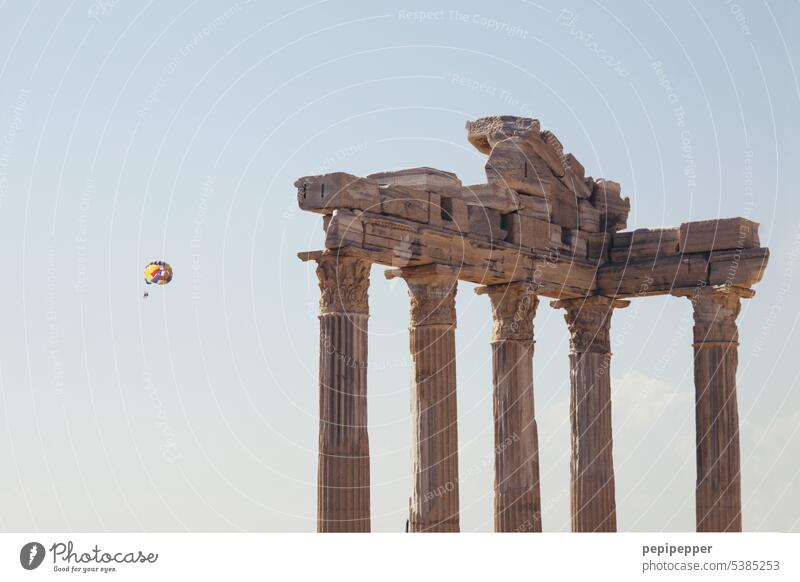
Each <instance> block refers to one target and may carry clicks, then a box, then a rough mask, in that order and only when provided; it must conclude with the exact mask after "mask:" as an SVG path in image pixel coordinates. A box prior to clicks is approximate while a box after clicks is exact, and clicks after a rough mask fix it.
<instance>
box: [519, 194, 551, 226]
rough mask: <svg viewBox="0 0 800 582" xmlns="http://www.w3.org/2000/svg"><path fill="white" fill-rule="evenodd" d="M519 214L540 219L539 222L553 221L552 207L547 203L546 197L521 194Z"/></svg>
mask: <svg viewBox="0 0 800 582" xmlns="http://www.w3.org/2000/svg"><path fill="white" fill-rule="evenodd" d="M518 197H519V205H520V209H519V211H518V212H519V213H520V214H523V215H525V216H530V217H531V218H538V219H539V220H548V221H549V220H552V216H551V213H550V205H549V204H548V203H547V198H546V197H544V196H531V195H528V194H519V195H518Z"/></svg>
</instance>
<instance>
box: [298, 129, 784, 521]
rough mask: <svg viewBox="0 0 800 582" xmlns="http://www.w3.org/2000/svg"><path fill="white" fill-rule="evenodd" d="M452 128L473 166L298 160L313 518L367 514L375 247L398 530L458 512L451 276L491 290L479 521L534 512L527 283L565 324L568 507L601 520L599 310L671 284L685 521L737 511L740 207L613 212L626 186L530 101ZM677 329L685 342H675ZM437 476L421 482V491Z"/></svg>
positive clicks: (605, 435)
mask: <svg viewBox="0 0 800 582" xmlns="http://www.w3.org/2000/svg"><path fill="white" fill-rule="evenodd" d="M467 137H468V139H469V141H470V143H472V145H474V146H475V147H476V148H477V149H478V150H480V151H481V152H482V153H484V154H486V155H487V156H488V159H487V161H486V183H483V184H473V185H468V186H465V185H463V184H462V183H461V181H460V180H459V179H458V177H457V176H456V175H454V174H452V173H449V172H444V171H441V170H435V169H433V168H425V167H423V168H412V169H407V170H399V171H393V172H380V173H377V174H372V175H370V176H367V177H364V178H362V177H357V176H352V175H349V174H344V173H339V172H337V173H332V174H325V175H322V176H307V177H304V178H300V179H299V180H297V182H296V184H295V185H296V186H297V189H298V194H297V200H298V203H299V204H300V208H302V209H303V210H308V211H312V212H318V213H321V214H323V215H324V222H323V225H324V229H325V248H324V249H323V250H318V251H312V252H303V253H300V254H299V256H300V258H301V259H302V260H305V261H315V262H316V264H317V275H318V277H319V286H320V290H321V292H322V298H321V300H320V316H319V320H320V360H319V390H320V409H319V410H320V425H319V426H320V433H319V467H318V493H317V495H318V498H317V529H318V531H323V532H334V531H342V532H345V531H349V532H363V531H369V530H370V461H369V438H368V423H367V367H366V363H367V343H368V342H367V337H368V336H367V320H368V318H369V305H368V293H367V291H368V287H369V273H370V267H371V265H372V264H373V263H378V264H381V265H387V266H389V267H392V269H390V270H387V271H386V273H385V275H386V277H388V278H394V277H400V278H402V279H403V280H405V282H406V284H407V285H408V293H409V296H410V299H411V313H410V328H409V335H410V349H411V361H412V377H411V414H412V422H413V427H414V428H413V436H412V439H413V443H412V457H413V458H412V463H411V470H412V471H413V483H414V486H413V491H412V493H411V499H410V507H409V529H410V531H412V532H457V531H459V495H458V493H459V492H458V422H457V413H456V394H457V389H456V388H457V387H456V348H455V327H456V309H455V301H456V292H457V289H458V282H459V281H470V282H472V283H478V284H480V287H478V288H477V290H476V291H477V292H478V293H479V294H483V295H486V296H488V299H489V303H490V306H491V312H492V317H493V318H494V328H493V333H492V340H491V350H492V373H493V386H492V390H493V407H494V438H495V477H494V529H495V531H499V532H537V531H541V530H542V522H541V511H540V509H541V498H540V493H539V452H538V435H537V428H536V417H535V414H534V394H533V346H534V341H533V328H534V326H533V320H534V315H535V314H536V309H537V307H538V305H539V297H540V296H541V297H547V298H551V299H555V301H554V302H552V303H551V304H550V305H551V307H554V308H556V309H563V310H564V318H565V320H566V323H567V326H568V328H569V333H570V352H569V363H570V423H571V442H572V448H571V467H570V473H571V481H570V483H571V485H570V488H571V491H570V493H571V496H570V508H571V522H572V531H576V532H595V531H597V532H613V531H616V528H617V521H616V507H615V496H614V462H613V450H612V442H613V438H612V426H611V381H610V378H611V376H610V363H611V350H610V324H611V318H612V315H613V313H614V310H615V309H621V308H624V307H626V306H627V305H628V303H629V299H630V298H643V297H646V296H650V295H664V294H670V295H674V296H676V297H684V298H688V299H689V300H690V302H687V303H686V305H687V307H689V306H691V309H693V311H694V343H693V344H692V347H693V349H694V381H695V403H696V452H697V484H696V492H695V496H696V514H697V530H698V531H740V530H741V523H742V522H741V486H740V455H739V420H738V410H737V403H736V368H737V361H738V332H737V325H736V318H737V315H738V314H739V309H740V302H741V299H743V298H750V297H752V296H753V294H754V292H753V290H752V286H753V285H754V284H755V283H757V282H758V281H759V280H760V279H761V277H762V274H763V272H764V269H765V267H766V264H767V259H768V256H769V251H768V249H766V248H762V247H761V246H760V245H759V239H758V225H757V224H756V223H753V222H751V221H749V220H746V219H744V218H726V219H715V220H705V221H700V222H686V223H683V224H681V225H680V226H679V227H671V228H656V229H637V230H634V231H625V228H626V226H627V218H628V213H629V211H630V201H629V199H628V198H624V197H622V195H621V192H620V185H619V184H618V183H616V182H613V181H611V180H604V179H593V178H591V177H588V176H586V175H585V173H584V168H583V166H582V165H581V164H580V162H578V160H576V159H575V157H574V156H573V155H572V154H570V153H565V152H564V148H563V146H562V145H561V143H560V142H559V140H558V138H556V136H555V135H553V133H551V132H550V131H542V130H541V128H540V126H539V121H537V120H535V119H526V118H518V117H486V118H482V119H478V120H477V121H474V122H469V123H467ZM687 349H688V346H687ZM431 493H435V494H431Z"/></svg>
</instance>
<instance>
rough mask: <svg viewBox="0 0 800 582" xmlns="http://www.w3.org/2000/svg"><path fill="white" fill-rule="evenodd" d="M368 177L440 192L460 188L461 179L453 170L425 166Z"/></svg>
mask: <svg viewBox="0 0 800 582" xmlns="http://www.w3.org/2000/svg"><path fill="white" fill-rule="evenodd" d="M367 178H369V179H371V180H375V181H376V182H378V183H379V184H382V185H394V186H405V187H407V188H414V189H417V190H427V191H428V192H440V191H442V190H446V189H449V188H460V187H461V180H459V179H458V176H456V175H455V174H453V173H452V172H445V171H444V170H437V169H436V168H428V167H427V166H423V167H420V168H407V169H404V170H395V171H392V172H377V173H375V174H370V175H369V176H367Z"/></svg>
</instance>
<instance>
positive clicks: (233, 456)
mask: <svg viewBox="0 0 800 582" xmlns="http://www.w3.org/2000/svg"><path fill="white" fill-rule="evenodd" d="M423 6H424V8H423ZM421 10H427V11H429V12H431V13H430V14H424V15H423V14H420V13H419V12H420V11H421ZM799 18H800V4H798V3H797V2H790V1H788V0H784V1H779V2H772V3H770V4H767V3H765V2H755V1H754V2H745V1H741V2H738V3H737V2H726V1H725V0H715V1H711V2H653V1H649V2H643V3H629V2H625V3H623V2H602V3H601V2H575V1H567V2H563V3H551V2H544V1H542V2H538V3H537V2H526V1H509V2H502V3H500V2H494V3H486V2H465V1H460V2H455V1H451V2H441V1H437V2H433V3H431V2H426V3H422V2H418V3H410V4H407V3H403V2H401V3H389V2H369V3H367V2H359V3H356V2H335V1H329V2H325V1H320V2H316V3H313V4H307V5H304V4H301V3H294V2H259V3H256V2H253V3H247V2H239V3H236V4H234V3H229V2H201V1H198V2H192V3H187V2H169V3H164V2H162V3H155V2H149V3H145V2H132V1H128V0H119V1H118V2H116V3H115V2H113V1H111V0H106V1H105V2H95V3H92V2H89V1H77V0H76V1H73V2H53V1H51V2H43V1H40V2H22V1H14V0H11V1H8V2H4V3H3V4H2V5H0V136H2V137H0V140H2V141H0V229H2V233H3V235H2V236H3V239H2V240H3V244H2V247H0V256H2V262H3V264H5V265H6V272H5V277H4V282H5V284H4V285H3V287H2V290H0V296H2V303H0V312H1V313H2V317H0V322H1V324H2V330H3V332H2V334H0V425H1V426H2V428H0V467H2V470H0V529H4V530H33V529H39V530H103V529H108V530H140V529H144V530H183V529H188V530H236V529H245V530H278V531H310V530H313V529H314V526H315V524H314V518H315V516H314V512H315V505H316V504H315V479H316V475H315V472H316V442H317V405H318V401H317V398H318V393H317V390H318V388H317V341H318V334H317V321H316V317H315V314H316V301H317V299H318V290H317V288H316V279H315V276H314V273H313V268H312V267H311V266H310V265H307V264H303V263H301V262H299V261H298V260H297V259H296V255H295V253H296V252H297V251H303V250H311V249H316V248H319V247H320V246H321V244H322V228H321V220H320V219H319V218H318V217H317V216H316V215H311V214H306V213H302V212H300V211H299V210H297V208H296V201H295V192H294V188H293V186H292V183H293V182H294V180H295V179H296V178H297V177H299V176H302V175H307V174H313V173H319V172H326V171H336V170H342V171H347V172H351V173H354V174H361V175H363V174H367V173H371V172H375V171H380V170H385V169H397V168H403V167H410V166H419V165H428V166H434V167H437V168H441V169H444V170H449V171H454V172H456V173H457V174H458V175H459V176H460V177H461V178H462V180H463V181H464V182H465V183H475V182H480V181H482V180H483V177H484V175H483V163H484V157H483V156H482V155H481V154H479V153H478V152H477V151H476V150H474V149H473V148H472V147H471V146H470V145H469V144H468V143H467V141H466V137H465V131H464V122H465V121H466V120H469V119H474V118H476V117H479V116H482V115H489V114H498V113H502V114H510V115H526V116H533V117H537V118H539V119H541V121H542V126H543V127H545V128H548V129H551V130H552V131H554V132H555V133H556V135H557V136H558V137H559V138H560V139H561V141H562V142H563V143H564V145H565V148H566V150H568V151H572V152H573V153H574V154H575V156H576V157H577V158H578V159H579V160H580V161H581V162H582V163H583V164H584V166H585V167H586V170H587V173H588V174H590V175H593V176H595V177H605V178H609V179H613V180H617V181H619V182H621V183H622V185H623V192H624V193H625V194H626V195H628V196H630V198H631V203H632V211H631V217H630V220H629V227H631V228H637V227H647V226H663V225H677V224H679V223H680V222H682V221H685V220H699V219H705V218H713V217H717V216H746V217H748V218H751V219H752V220H755V221H757V222H759V223H760V224H761V229H760V233H761V241H762V244H763V245H764V246H769V247H770V249H771V252H772V255H771V260H770V266H769V269H768V271H767V275H766V277H765V279H764V281H763V282H762V283H761V284H760V285H759V286H758V288H757V295H756V297H755V298H754V299H753V300H750V301H747V302H746V304H745V307H744V309H743V311H742V315H741V318H740V324H741V326H740V329H741V348H740V368H739V406H740V414H741V431H742V458H743V473H744V474H743V494H744V501H745V503H744V526H745V529H747V530H779V531H786V530H795V531H798V530H800V521H798V518H799V517H800V489H799V483H800V481H799V480H798V477H799V475H798V467H797V459H798V457H800V433H798V426H800V394H798V389H797V380H798V377H797V376H798V366H797V362H796V360H797V356H796V354H797V353H798V350H800V340H798V333H797V324H798V315H799V314H800V312H799V311H798V309H797V307H796V305H797V302H796V300H797V297H798V292H797V291H798V285H799V283H798V282H797V281H796V280H795V273H796V272H797V265H796V263H797V260H798V257H800V204H799V203H798V201H797V195H796V192H795V190H796V186H795V184H796V180H795V173H796V171H797V165H796V163H797V160H798V159H800V147H798V140H797V135H798V130H800V87H799V86H798V78H797V74H796V73H797V71H796V68H797V67H798V63H797V60H798V56H800V40H798V38H797V35H796V34H794V25H795V24H796V23H797V22H798V19H799ZM748 174H752V188H750V184H749V180H750V176H749V175H748ZM155 259H163V260H167V261H169V262H170V263H171V264H172V265H173V267H174V269H175V279H174V281H173V283H172V284H171V285H170V286H168V287H166V288H159V289H155V290H152V291H151V296H150V298H149V299H148V300H146V301H142V299H141V294H142V292H143V283H142V272H141V271H142V268H143V266H144V265H145V264H146V263H147V262H149V261H151V260H155ZM381 271H382V269H381V268H377V267H376V268H375V269H374V270H373V276H372V288H371V296H370V301H371V311H372V317H371V320H370V362H371V364H372V367H371V368H370V371H369V392H370V403H369V414H370V439H371V449H372V483H373V487H372V501H373V503H372V508H373V529H374V530H375V531H401V530H402V529H403V527H404V524H405V519H406V513H407V507H408V495H409V492H410V455H409V444H410V435H411V427H410V422H409V388H408V387H409V369H408V343H407V342H408V335H407V324H408V299H407V296H406V291H405V288H404V286H403V283H402V282H400V283H398V282H389V281H386V280H384V278H383V276H382V273H381ZM458 314H459V327H458V331H457V337H456V340H457V349H458V351H459V359H458V363H457V366H458V379H459V393H458V399H459V401H458V406H459V439H460V450H461V457H460V461H461V462H460V465H461V478H460V479H461V512H462V513H461V516H462V519H461V523H462V529H463V530H464V531H488V530H490V529H491V524H492V518H491V507H492V496H491V487H492V428H491V427H492V425H491V398H490V390H491V366H490V357H491V354H490V350H489V344H488V342H489V334H490V327H491V325H490V313H489V306H488V301H487V299H486V298H485V297H478V296H476V295H475V294H474V293H473V292H472V285H468V284H462V285H461V287H460V289H459V296H458ZM690 317H691V315H690V305H689V302H688V301H686V300H681V299H677V298H671V297H670V298H648V299H646V300H639V301H638V302H636V303H635V304H634V305H632V306H631V307H630V308H629V309H627V310H625V311H621V312H618V313H617V314H616V315H615V316H614V320H613V323H612V348H613V350H614V359H613V363H612V370H611V373H612V378H613V390H614V394H613V398H614V444H615V450H614V454H615V461H616V477H617V478H616V482H617V505H618V523H619V528H620V530H622V531H630V530H692V529H693V525H694V497H693V491H694V452H693V438H694V420H693V385H692V372H691V357H692V348H691V321H690ZM536 334H537V338H536V339H537V343H536V357H535V374H536V389H535V398H536V408H537V417H538V419H539V438H540V450H541V459H542V475H541V476H542V496H543V519H544V528H545V530H546V531H563V530H566V529H568V504H569V496H568V490H567V488H566V487H567V483H568V472H569V465H568V455H569V433H568V424H567V423H568V411H567V398H568V376H567V338H566V325H565V323H564V321H563V318H562V315H561V313H559V312H557V311H555V310H554V309H551V308H550V307H549V305H548V302H547V301H543V302H542V304H541V305H540V307H539V313H538V315H537V317H536Z"/></svg>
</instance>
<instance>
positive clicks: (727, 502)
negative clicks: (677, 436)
mask: <svg viewBox="0 0 800 582" xmlns="http://www.w3.org/2000/svg"><path fill="white" fill-rule="evenodd" d="M675 294H676V295H682V296H685V297H689V298H690V299H691V301H692V307H693V310H694V344H693V346H694V389H695V443H696V455H697V483H696V490H695V491H696V493H695V504H696V505H695V507H696V517H697V531H699V532H739V531H742V486H741V478H740V471H741V467H740V452H739V411H738V406H737V402H736V368H737V366H738V363H739V347H738V346H739V332H738V330H737V327H736V317H737V316H738V315H739V309H740V306H741V305H740V299H741V297H752V296H753V291H752V290H750V289H742V288H736V287H704V288H698V289H695V290H694V291H686V292H680V291H678V292H675Z"/></svg>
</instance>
